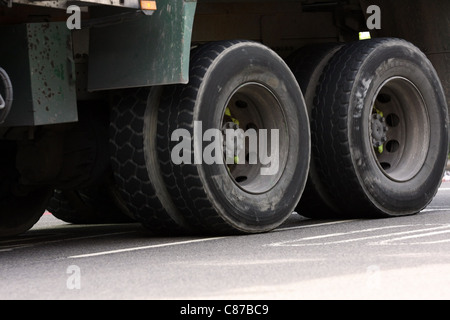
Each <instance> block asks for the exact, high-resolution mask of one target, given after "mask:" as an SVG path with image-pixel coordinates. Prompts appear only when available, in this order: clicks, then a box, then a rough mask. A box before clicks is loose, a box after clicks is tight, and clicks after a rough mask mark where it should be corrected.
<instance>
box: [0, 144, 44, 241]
mask: <svg viewBox="0 0 450 320" xmlns="http://www.w3.org/2000/svg"><path fill="white" fill-rule="evenodd" d="M16 152H17V148H16V143H15V142H13V141H0V154H1V156H0V237H2V238H3V237H13V236H17V235H19V234H22V233H24V232H26V231H28V230H29V229H30V228H31V227H33V225H34V224H36V222H38V221H39V219H40V218H41V216H42V215H43V214H44V212H45V208H46V206H47V203H48V201H49V199H50V197H51V195H52V192H51V188H48V187H25V186H19V184H18V182H19V173H18V172H17V170H16V169H15V157H16Z"/></svg>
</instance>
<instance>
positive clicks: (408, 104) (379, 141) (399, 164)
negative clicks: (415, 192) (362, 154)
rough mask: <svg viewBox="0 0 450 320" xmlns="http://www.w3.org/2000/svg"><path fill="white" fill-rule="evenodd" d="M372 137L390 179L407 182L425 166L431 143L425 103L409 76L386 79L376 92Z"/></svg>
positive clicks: (376, 156) (380, 160)
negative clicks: (407, 77)
mask: <svg viewBox="0 0 450 320" xmlns="http://www.w3.org/2000/svg"><path fill="white" fill-rule="evenodd" d="M372 105H373V109H372V113H371V117H370V120H369V139H370V142H371V144H372V146H373V149H372V150H373V156H374V158H375V160H376V162H377V164H378V166H379V168H380V170H381V171H382V172H383V173H384V174H385V175H386V176H387V177H388V178H389V179H391V180H393V181H398V182H405V181H408V180H411V179H412V178H414V177H415V176H416V175H417V174H418V173H419V171H420V170H421V168H422V167H423V165H424V163H425V160H426V158H427V154H428V149H429V145H430V120H429V117H428V113H427V106H426V103H425V101H424V99H423V97H422V95H421V93H420V92H419V90H418V89H417V87H416V86H415V85H414V84H413V83H412V82H411V81H409V80H408V79H406V78H403V77H393V78H390V79H388V80H386V81H385V82H384V83H383V84H382V85H381V86H380V88H379V90H378V92H377V94H376V95H375V101H374V103H373V104H372Z"/></svg>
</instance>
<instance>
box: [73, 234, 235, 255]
mask: <svg viewBox="0 0 450 320" xmlns="http://www.w3.org/2000/svg"><path fill="white" fill-rule="evenodd" d="M224 238H226V237H216V238H204V239H196V240H186V241H177V242H169V243H161V244H154V245H150V246H142V247H133V248H126V249H117V250H110V251H102V252H95V253H87V254H80V255H76V256H70V257H67V258H68V259H80V258H89V257H97V256H104V255H109V254H116V253H123V252H132V251H138V250H148V249H154V248H162V247H171V246H178V245H184V244H189V243H197V242H206V241H213V240H219V239H224Z"/></svg>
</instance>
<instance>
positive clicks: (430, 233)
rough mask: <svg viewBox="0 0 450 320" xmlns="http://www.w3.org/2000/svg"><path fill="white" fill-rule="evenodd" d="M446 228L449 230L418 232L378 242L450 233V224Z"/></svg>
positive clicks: (386, 242)
mask: <svg viewBox="0 0 450 320" xmlns="http://www.w3.org/2000/svg"><path fill="white" fill-rule="evenodd" d="M446 228H447V229H448V230H443V231H436V232H428V233H422V234H418V235H413V236H406V237H400V238H393V239H388V240H384V241H381V242H379V243H378V244H389V243H392V242H395V241H403V240H409V239H417V238H423V237H430V236H435V235H439V234H445V233H450V229H449V228H450V226H449V225H447V226H446ZM436 229H438V228H436ZM429 230H431V229H429Z"/></svg>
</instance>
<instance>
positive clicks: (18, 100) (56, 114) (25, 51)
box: [0, 22, 77, 127]
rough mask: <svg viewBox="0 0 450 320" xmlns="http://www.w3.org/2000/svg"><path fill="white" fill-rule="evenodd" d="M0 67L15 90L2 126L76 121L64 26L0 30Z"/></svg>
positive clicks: (68, 49) (30, 25)
mask: <svg viewBox="0 0 450 320" xmlns="http://www.w3.org/2000/svg"><path fill="white" fill-rule="evenodd" d="M0 38H1V39H2V45H1V46H0V65H1V66H2V67H3V68H4V69H5V70H6V71H7V72H8V74H9V76H10V78H11V82H12V85H13V90H14V101H13V104H12V108H11V112H10V114H9V116H8V117H7V119H6V121H5V123H3V125H2V126H4V127H8V126H29V125H35V126H38V125H47V124H56V123H64V122H73V121H77V107H76V90H75V79H73V76H74V75H73V73H72V63H71V56H72V51H71V50H72V48H71V36H70V32H69V30H68V29H67V27H66V24H65V22H64V23H32V24H21V25H13V26H4V27H1V28H0Z"/></svg>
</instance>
